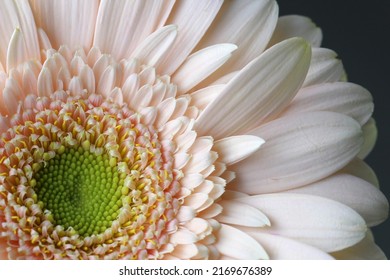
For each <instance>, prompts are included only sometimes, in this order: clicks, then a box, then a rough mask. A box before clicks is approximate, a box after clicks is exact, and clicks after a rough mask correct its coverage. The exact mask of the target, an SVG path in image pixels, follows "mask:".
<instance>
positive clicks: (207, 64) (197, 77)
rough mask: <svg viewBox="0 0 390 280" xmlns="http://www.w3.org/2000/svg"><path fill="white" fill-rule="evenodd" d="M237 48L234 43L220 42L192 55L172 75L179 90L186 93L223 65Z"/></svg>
mask: <svg viewBox="0 0 390 280" xmlns="http://www.w3.org/2000/svg"><path fill="white" fill-rule="evenodd" d="M236 49H237V46H236V45H233V44H218V45H214V46H210V47H207V48H205V49H202V50H200V51H197V52H196V53H194V54H192V55H190V56H189V57H188V58H187V59H186V60H185V61H184V62H183V64H182V65H181V66H180V67H179V69H177V70H176V72H175V73H174V74H173V76H172V82H173V83H175V84H176V85H177V87H178V91H179V92H181V93H186V92H188V91H189V90H190V89H192V88H193V87H194V86H196V85H197V84H198V83H199V82H201V81H203V80H204V79H205V78H207V77H208V76H209V75H210V74H211V73H213V72H214V71H215V70H217V69H218V68H219V67H221V66H222V65H223V64H224V63H225V62H226V61H227V60H228V59H229V58H230V56H231V53H232V52H233V51H234V50H236Z"/></svg>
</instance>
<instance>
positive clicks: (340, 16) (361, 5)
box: [277, 0, 390, 258]
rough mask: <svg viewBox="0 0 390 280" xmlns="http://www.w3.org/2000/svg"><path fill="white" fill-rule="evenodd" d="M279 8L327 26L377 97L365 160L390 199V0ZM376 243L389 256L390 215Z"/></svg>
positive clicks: (333, 42) (349, 66) (326, 37)
mask: <svg viewBox="0 0 390 280" xmlns="http://www.w3.org/2000/svg"><path fill="white" fill-rule="evenodd" d="M277 2H278V4H279V14H280V15H289V14H298V15H304V16H307V17H310V18H311V19H312V20H313V21H314V22H315V23H316V25H317V26H319V27H320V28H321V29H322V32H323V41H322V47H325V48H329V49H332V50H334V51H335V52H337V54H338V57H339V58H340V59H341V60H342V62H343V64H344V68H345V69H346V71H347V74H348V80H349V81H350V82H353V83H356V84H359V85H361V86H363V87H365V88H366V89H368V90H369V91H370V92H371V94H372V95H373V97H374V104H375V112H374V118H375V120H376V123H377V127H378V141H377V143H376V146H375V148H374V150H373V152H372V153H371V154H370V155H369V156H368V157H367V159H366V162H367V163H368V164H369V165H370V166H371V167H372V168H373V169H374V170H375V172H376V174H377V176H378V178H379V182H380V186H381V190H382V192H383V193H384V194H385V195H386V197H387V198H388V199H390V174H389V171H390V169H389V163H390V152H389V151H390V148H389V145H390V129H389V125H388V124H387V121H388V118H389V114H388V112H389V109H390V108H389V102H390V98H389V96H390V89H389V86H388V85H389V82H390V75H389V74H390V71H389V67H390V55H389V53H390V43H389V39H390V1H388V0H338V1H336V0H328V1H326V0H318V1H317V0H278V1H277ZM373 231H374V236H375V240H376V242H377V244H378V245H379V246H380V247H381V248H382V250H383V251H384V252H385V254H386V255H387V257H388V258H390V219H388V220H386V221H385V222H384V223H383V224H381V225H379V226H376V227H374V228H373Z"/></svg>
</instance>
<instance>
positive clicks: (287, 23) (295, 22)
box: [269, 15, 322, 47]
mask: <svg viewBox="0 0 390 280" xmlns="http://www.w3.org/2000/svg"><path fill="white" fill-rule="evenodd" d="M292 37H302V38H304V39H305V40H306V41H308V42H310V44H311V45H312V46H313V47H319V46H320V45H321V41H322V31H321V29H320V28H319V27H317V26H316V25H315V24H314V22H312V20H311V19H310V18H307V17H304V16H299V15H287V16H281V17H279V19H278V23H277V25H276V28H275V31H274V33H273V35H272V38H271V40H270V42H269V45H270V46H272V45H275V44H276V43H278V42H281V41H283V40H286V39H288V38H292Z"/></svg>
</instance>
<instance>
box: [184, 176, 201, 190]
mask: <svg viewBox="0 0 390 280" xmlns="http://www.w3.org/2000/svg"><path fill="white" fill-rule="evenodd" d="M203 181H204V177H203V176H202V175H201V174H198V173H192V174H191V173H186V174H184V177H183V178H182V179H181V180H180V185H181V186H182V187H185V188H187V189H190V190H192V189H194V188H196V187H197V186H199V185H200V184H201V183H202V182H203Z"/></svg>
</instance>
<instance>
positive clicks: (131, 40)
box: [93, 0, 174, 60]
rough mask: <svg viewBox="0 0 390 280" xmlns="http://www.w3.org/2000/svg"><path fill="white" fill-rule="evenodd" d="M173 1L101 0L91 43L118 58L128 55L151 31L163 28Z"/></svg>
mask: <svg viewBox="0 0 390 280" xmlns="http://www.w3.org/2000/svg"><path fill="white" fill-rule="evenodd" d="M173 4H174V1H172V0H167V1H165V0H157V1H156V0H145V1H127V0H114V1H113V0H102V1H101V3H100V7H99V12H98V15H97V20H96V28H95V35H94V42H93V45H94V46H97V47H99V48H100V50H101V51H102V52H104V53H109V54H111V55H113V57H114V58H116V59H118V60H120V59H122V58H128V57H130V55H131V54H132V53H133V51H134V50H135V49H136V47H137V46H139V44H140V43H141V42H142V41H143V40H145V39H146V38H147V36H149V35H150V34H151V33H153V32H154V31H156V30H157V29H158V28H160V27H162V26H163V25H164V23H165V21H166V19H167V16H168V14H169V13H170V11H171V9H172V6H173Z"/></svg>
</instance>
